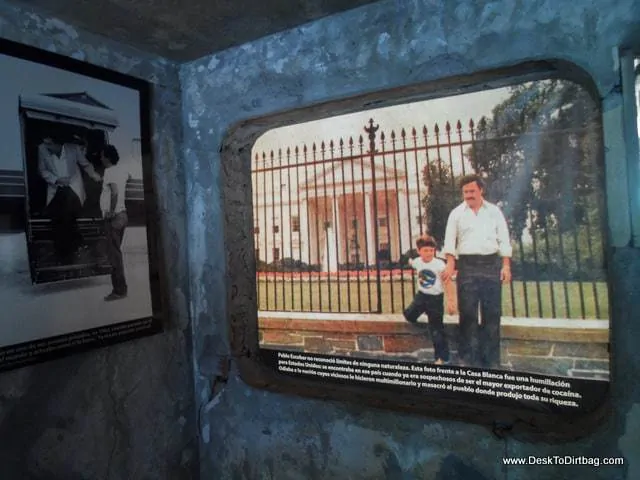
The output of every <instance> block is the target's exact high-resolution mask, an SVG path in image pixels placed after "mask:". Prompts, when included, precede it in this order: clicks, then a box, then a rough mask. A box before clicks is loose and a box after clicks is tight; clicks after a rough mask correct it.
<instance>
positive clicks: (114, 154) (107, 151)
mask: <svg viewBox="0 0 640 480" xmlns="http://www.w3.org/2000/svg"><path fill="white" fill-rule="evenodd" d="M102 153H104V156H105V157H107V160H109V163H110V164H111V165H117V164H118V162H119V161H120V155H119V154H118V150H117V149H116V147H114V146H113V145H108V144H107V145H105V146H103V147H102Z"/></svg>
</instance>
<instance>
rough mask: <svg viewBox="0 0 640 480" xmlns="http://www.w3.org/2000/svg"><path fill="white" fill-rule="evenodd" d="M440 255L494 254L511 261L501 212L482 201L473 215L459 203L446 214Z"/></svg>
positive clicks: (465, 203) (466, 207) (509, 247)
mask: <svg viewBox="0 0 640 480" xmlns="http://www.w3.org/2000/svg"><path fill="white" fill-rule="evenodd" d="M443 253H444V254H449V255H454V256H456V257H458V256H459V255H493V254H498V255H499V256H501V257H511V255H512V253H513V248H512V247H511V239H510V238H509V228H508V226H507V221H506V220H505V218H504V215H503V214H502V211H501V210H500V209H499V208H498V206H497V205H494V204H493V203H490V202H487V201H486V200H483V201H482V205H481V206H480V209H479V210H478V213H475V212H474V211H473V210H472V209H471V207H469V205H467V202H462V203H461V204H460V205H458V206H457V207H456V208H454V209H453V210H452V211H451V213H450V214H449V219H448V220H447V229H446V231H445V237H444V249H443Z"/></svg>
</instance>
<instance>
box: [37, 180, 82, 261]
mask: <svg viewBox="0 0 640 480" xmlns="http://www.w3.org/2000/svg"><path fill="white" fill-rule="evenodd" d="M81 210H82V203H81V202H80V199H79V198H78V195H76V193H75V192H74V191H73V190H72V189H71V187H68V186H60V187H58V188H57V190H56V193H55V195H54V196H53V198H52V199H51V202H50V203H49V205H48V206H47V210H46V211H47V214H48V216H49V217H50V218H51V229H52V233H53V245H54V248H55V250H56V253H57V255H58V257H59V260H61V261H63V262H70V261H71V256H72V255H73V254H74V253H76V252H77V251H78V249H79V248H80V247H81V246H82V243H83V238H82V235H81V234H80V229H79V228H78V220H77V219H78V216H79V215H80V211H81Z"/></svg>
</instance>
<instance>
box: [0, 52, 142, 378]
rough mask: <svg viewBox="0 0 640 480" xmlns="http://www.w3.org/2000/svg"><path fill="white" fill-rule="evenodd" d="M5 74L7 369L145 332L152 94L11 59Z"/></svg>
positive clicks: (2, 222) (0, 335) (2, 358)
mask: <svg viewBox="0 0 640 480" xmlns="http://www.w3.org/2000/svg"><path fill="white" fill-rule="evenodd" d="M0 71H2V72H3V75H2V81H1V84H2V88H1V89H0V105H1V107H0V136H1V138H0V283H1V284H2V287H1V288H0V304H1V305H2V315H1V317H0V318H1V320H0V352H3V353H0V367H2V366H7V365H12V364H16V365H19V364H21V363H23V362H24V361H25V360H24V359H25V358H26V357H27V354H26V353H25V351H24V348H23V349H20V348H17V349H16V348H15V347H16V346H23V347H24V346H25V345H29V349H30V350H31V351H32V352H33V351H35V350H39V348H38V347H49V348H48V349H47V348H45V349H44V350H43V352H50V351H51V350H52V348H51V346H52V345H53V347H54V348H53V350H56V349H58V350H61V349H63V347H64V346H65V345H66V344H67V343H68V340H69V339H70V337H69V335H70V334H77V333H79V332H87V331H91V332H93V333H92V335H89V336H87V335H76V336H74V337H73V342H72V344H76V345H77V344H82V343H90V342H94V341H95V340H96V339H97V338H99V339H107V338H112V337H117V336H118V335H119V333H118V332H126V331H127V329H126V328H121V329H118V328H113V327H114V326H116V325H118V324H125V323H126V322H132V321H133V322H138V323H135V325H136V326H135V327H131V328H132V329H133V330H136V331H143V330H145V329H146V327H145V326H144V325H149V322H150V319H151V318H152V316H153V311H152V292H151V285H150V269H149V262H150V259H149V249H148V238H147V217H148V215H147V208H146V206H145V186H144V183H143V160H142V151H143V148H144V146H143V143H142V142H143V141H147V140H145V139H144V138H143V135H142V132H141V111H140V110H141V108H140V105H141V102H140V91H139V90H137V89H135V88H128V87H126V86H123V85H120V84H115V83H111V82H107V81H102V80H99V79H97V78H94V77H89V76H85V75H81V74H79V73H75V72H71V71H68V70H65V69H61V68H55V67H53V66H51V65H48V64H41V63H38V62H35V61H30V60H25V59H22V58H17V57H14V56H11V55H5V54H0ZM145 322H146V323H145ZM96 329H102V330H96ZM98 333H100V337H96V335H97V334H98ZM129 333H130V332H129ZM52 338H55V339H58V340H57V341H53V342H52V341H48V342H44V343H42V342H43V340H45V339H52ZM29 342H31V343H30V344H29ZM33 342H41V343H40V344H38V343H33ZM74 342H75V343H74ZM11 347H14V348H11Z"/></svg>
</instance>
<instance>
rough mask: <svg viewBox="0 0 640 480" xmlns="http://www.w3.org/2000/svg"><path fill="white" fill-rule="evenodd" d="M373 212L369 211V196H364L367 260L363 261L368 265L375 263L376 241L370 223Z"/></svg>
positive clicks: (366, 194)
mask: <svg viewBox="0 0 640 480" xmlns="http://www.w3.org/2000/svg"><path fill="white" fill-rule="evenodd" d="M372 217H373V212H372V211H371V194H370V193H368V192H367V193H365V194H364V219H365V222H366V225H367V229H366V233H367V239H366V240H367V245H366V249H367V258H364V259H363V261H367V260H368V261H369V265H374V264H375V263H376V253H375V252H376V239H375V238H374V234H375V230H374V225H373V221H372Z"/></svg>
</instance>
